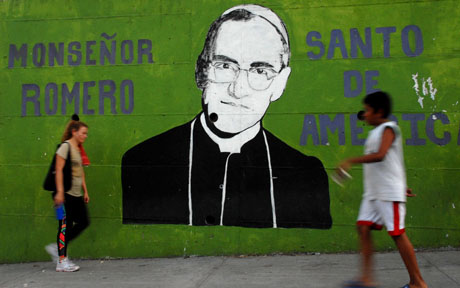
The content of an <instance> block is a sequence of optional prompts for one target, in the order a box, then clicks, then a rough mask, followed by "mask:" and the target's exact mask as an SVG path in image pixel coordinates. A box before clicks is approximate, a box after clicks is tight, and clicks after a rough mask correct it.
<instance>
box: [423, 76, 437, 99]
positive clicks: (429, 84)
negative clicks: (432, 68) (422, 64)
mask: <svg viewBox="0 0 460 288" xmlns="http://www.w3.org/2000/svg"><path fill="white" fill-rule="evenodd" d="M426 82H428V87H430V96H431V99H433V100H434V96H436V93H437V92H438V89H436V88H434V87H433V80H431V77H428V79H426ZM423 84H425V83H423Z"/></svg>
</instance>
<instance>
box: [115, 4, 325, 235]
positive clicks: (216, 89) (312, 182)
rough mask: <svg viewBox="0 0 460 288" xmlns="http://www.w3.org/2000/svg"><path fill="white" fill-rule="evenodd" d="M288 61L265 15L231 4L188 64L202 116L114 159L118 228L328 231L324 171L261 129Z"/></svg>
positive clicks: (278, 23) (284, 36)
mask: <svg viewBox="0 0 460 288" xmlns="http://www.w3.org/2000/svg"><path fill="white" fill-rule="evenodd" d="M289 60H290V44H289V36H288V32H287V29H286V27H285V24H284V23H283V21H282V20H281V19H280V18H279V17H278V16H277V15H276V14H275V13H274V12H273V11H272V10H270V9H268V8H265V7H262V6H258V5H240V6H236V7H233V8H230V9H228V10H227V11H225V12H224V13H223V14H222V15H221V16H220V17H219V18H218V19H217V20H215V21H214V22H213V23H212V25H211V27H210V29H209V32H208V35H207V37H206V41H205V44H204V48H203V51H202V52H201V54H200V55H199V56H198V60H197V62H196V70H195V79H196V84H197V86H198V88H199V89H200V90H201V91H202V112H200V113H199V114H198V115H197V116H196V117H195V118H193V120H191V121H190V122H188V123H185V124H184V125H181V126H178V127H175V128H173V129H171V130H169V131H166V132H164V133H162V134H160V135H157V136H154V137H152V138H150V139H148V140H146V141H144V142H142V143H140V144H138V145H136V146H134V147H132V148H131V149H130V150H129V151H127V152H126V153H125V154H124V156H123V161H122V187H123V223H159V224H188V225H197V226H202V225H227V226H243V227H271V228H277V227H303V228H322V229H327V228H330V227H331V225H332V219H331V216H330V211H329V205H330V203H329V188H328V178H327V174H326V172H325V170H324V167H323V164H322V163H321V161H320V160H319V159H318V158H316V157H311V156H306V155H304V154H302V153H301V152H299V151H297V150H295V149H293V148H292V147H290V146H289V145H287V144H286V143H284V142H283V141H282V140H281V139H278V138H277V137H276V136H274V135H273V134H272V133H270V132H269V131H267V130H266V129H265V128H264V127H263V125H262V119H263V117H264V115H265V113H266V111H267V109H268V108H269V106H270V104H271V103H272V102H274V101H277V100H279V99H280V98H281V96H282V95H283V92H284V89H285V87H286V83H287V81H288V78H289V75H290V73H291V68H290V67H289ZM184 97H188V95H184Z"/></svg>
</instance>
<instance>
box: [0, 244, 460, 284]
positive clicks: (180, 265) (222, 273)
mask: <svg viewBox="0 0 460 288" xmlns="http://www.w3.org/2000/svg"><path fill="white" fill-rule="evenodd" d="M417 258H418V262H419V265H420V269H421V271H422V275H423V277H424V278H425V281H426V282H427V283H428V285H429V286H430V287H435V288H437V287H448V288H455V287H460V251H459V250H449V251H445V250H443V251H424V252H417ZM75 262H76V264H78V265H80V266H81V270H80V271H79V272H74V273H58V272H55V271H54V269H55V265H54V264H53V263H51V262H35V263H25V264H4V265H0V287H21V288H24V287H27V288H32V287H120V288H121V287H123V288H125V287H180V288H183V287H184V288H185V287H190V288H192V287H193V288H198V287H245V288H251V287H264V288H266V287H276V288H278V287H283V288H284V287H341V284H342V283H343V282H344V281H347V280H350V279H352V278H353V276H354V275H356V273H357V272H358V269H359V266H358V265H359V255H358V254H319V255H295V256H288V255H275V256H258V257H191V258H185V259H184V258H160V259H123V260H77V261H75ZM375 264H376V275H377V280H378V281H379V282H380V283H381V285H380V286H379V287H382V288H386V287H388V288H390V287H393V288H396V287H401V286H403V285H404V284H406V283H407V282H408V276H407V273H406V270H405V268H404V265H403V263H402V260H401V259H400V257H399V254H397V253H395V252H391V253H378V254H377V255H376V257H375Z"/></svg>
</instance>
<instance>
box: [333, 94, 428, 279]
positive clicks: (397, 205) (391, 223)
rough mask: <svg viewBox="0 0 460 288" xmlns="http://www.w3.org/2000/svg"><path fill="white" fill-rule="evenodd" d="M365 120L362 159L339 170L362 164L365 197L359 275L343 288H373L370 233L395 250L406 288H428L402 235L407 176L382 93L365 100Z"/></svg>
mask: <svg viewBox="0 0 460 288" xmlns="http://www.w3.org/2000/svg"><path fill="white" fill-rule="evenodd" d="M363 103H364V109H365V111H364V115H363V117H364V120H365V121H366V122H367V123H368V124H370V125H372V126H374V127H375V128H374V129H373V130H371V131H370V132H369V135H368V137H367V140H366V143H365V145H364V154H365V155H363V156H359V157H355V158H349V159H347V160H345V161H343V162H342V163H341V164H340V165H339V168H342V169H343V170H345V171H348V170H349V169H350V167H351V166H352V165H353V164H358V163H364V164H365V165H364V177H363V178H364V195H363V199H362V201H361V207H360V209H359V216H358V221H357V226H358V227H357V228H358V233H359V238H360V246H361V253H362V255H363V259H362V265H363V266H362V275H361V277H360V278H359V280H358V281H354V282H352V283H348V284H347V285H346V287H375V283H374V279H373V276H372V253H373V251H372V239H371V230H373V229H376V230H380V229H382V226H383V225H384V226H385V227H386V229H387V231H388V234H390V236H391V237H392V238H393V240H394V241H395V243H396V246H397V247H398V250H399V254H400V255H401V258H402V259H403V261H404V264H405V265H406V268H407V271H408V272H409V276H410V282H409V284H407V285H405V286H404V287H403V288H405V287H410V288H415V287H417V288H418V287H422V288H425V287H428V286H427V285H426V283H425V281H424V280H423V278H422V275H421V274H420V271H419V268H418V265H417V259H416V257H415V252H414V248H413V246H412V244H411V242H410V240H409V238H408V237H407V235H406V233H405V228H404V218H405V215H406V205H405V202H406V193H407V196H415V195H413V194H411V191H410V189H407V190H406V187H407V186H406V173H405V169H404V157H403V149H402V137H401V131H400V129H399V127H398V125H397V124H396V123H395V122H392V121H389V119H388V117H389V115H390V113H391V99H390V96H389V95H388V94H387V93H385V92H375V93H372V94H369V95H367V96H366V97H365V98H364V100H363Z"/></svg>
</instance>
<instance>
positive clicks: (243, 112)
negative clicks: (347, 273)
mask: <svg viewBox="0 0 460 288" xmlns="http://www.w3.org/2000/svg"><path fill="white" fill-rule="evenodd" d="M457 2H458V1H448V0H446V1H443V0H441V1H416V0H413V1H412V0H407V1H400V0H395V1H367V0H328V1H322V0H298V1H280V0H264V1H255V2H254V4H251V5H248V4H247V3H248V2H247V1H246V3H245V1H230V0H228V1H227V0H222V1H212V0H202V1H189V0H175V1H164V0H149V1H144V0H130V1H122V0H68V1H60V0H42V1H27V0H4V1H0V23H1V24H2V25H0V33H1V35H2V37H1V39H0V44H1V45H0V52H1V54H2V57H0V64H1V67H2V70H1V73H0V80H1V81H0V131H1V133H0V243H1V247H2V248H3V247H4V249H0V262H20V261H42V260H46V259H48V258H47V257H48V256H47V255H46V252H45V251H44V250H43V246H45V245H46V244H47V243H50V242H51V241H53V240H54V238H51V237H50V235H53V234H55V230H56V227H55V226H56V225H55V224H56V220H55V215H54V209H53V207H52V206H50V195H49V193H48V192H44V191H43V189H42V183H43V180H44V178H45V175H46V172H47V169H48V167H49V165H50V162H51V159H52V156H53V155H52V152H53V151H55V147H56V145H57V144H59V143H60V141H59V139H60V138H61V136H62V127H64V126H65V123H67V122H68V119H69V118H70V116H71V115H72V114H74V113H75V114H78V115H80V117H81V118H82V119H84V121H85V123H87V124H88V125H89V126H90V127H91V131H90V137H89V138H88V141H86V142H85V151H86V152H87V154H88V156H89V157H90V158H91V166H89V167H86V168H85V176H86V182H87V185H88V189H89V191H91V199H92V200H91V204H89V205H88V212H89V214H90V215H91V221H92V222H91V223H92V224H91V226H90V227H89V228H88V231H87V233H85V234H84V235H82V237H81V238H79V239H77V240H76V241H75V243H74V245H75V246H74V247H76V248H77V247H80V248H82V247H83V246H84V248H85V249H78V248H77V249H75V250H74V251H70V253H71V256H72V257H75V258H79V257H84V258H104V257H171V256H189V255H240V254H252V255H253V254H270V253H279V252H280V253H297V252H341V251H352V250H355V249H356V233H355V232H356V231H355V221H356V216H357V213H358V210H359V201H360V199H361V194H362V192H363V182H362V180H363V179H362V170H361V167H355V168H354V169H352V170H351V171H350V175H351V176H352V177H353V178H352V179H351V180H350V181H347V182H345V183H343V187H341V186H339V185H336V184H335V183H334V182H333V181H330V178H329V177H328V175H329V176H331V175H333V172H334V169H335V167H336V166H337V164H338V162H339V161H340V160H341V159H344V158H348V157H351V156H353V155H359V154H362V150H363V144H364V141H365V139H366V137H367V133H368V131H369V130H370V127H369V126H366V125H365V124H364V123H363V122H362V121H359V120H358V117H357V112H358V110H360V109H361V108H362V102H361V101H362V99H363V97H364V96H365V95H366V94H368V93H371V92H374V91H378V90H383V91H387V92H389V93H390V94H391V95H392V96H393V100H394V101H393V103H394V106H393V108H394V109H393V115H391V116H390V118H391V120H393V121H396V122H397V124H398V126H399V127H400V128H401V132H402V140H403V146H404V159H405V165H406V168H407V173H406V175H407V183H408V186H409V187H410V188H412V189H413V191H414V193H415V194H417V197H415V198H411V199H410V200H409V201H408V202H407V207H408V210H407V211H408V214H407V217H406V223H405V224H406V227H407V228H408V234H410V235H409V236H410V238H411V240H413V244H414V246H415V247H417V248H418V247H427V248H432V247H444V246H455V247H457V246H458V243H460V242H459V239H460V231H459V230H458V227H457V226H458V224H457V223H459V222H460V210H459V208H458V207H459V206H460V194H459V193H458V188H457V186H458V185H457V182H458V181H456V179H457V178H458V172H459V169H460V153H458V149H459V147H460V114H459V107H460V105H459V102H460V99H459V97H458V92H457V91H459V89H460V84H459V83H460V82H459V81H458V79H459V78H460V72H459V71H460V70H459V69H458V67H460V57H459V55H460V54H459V51H460V37H458V31H459V29H457V28H458V26H459V24H458V22H459V20H457V19H460V9H459V5H458V3H457ZM243 4H244V5H243ZM260 5H262V6H260ZM18 175H22V176H21V177H20V178H18V177H19V176H18ZM144 224H147V225H144ZM273 228H277V229H273ZM284 228H289V229H284ZM11 231H15V232H14V233H10V232H11ZM385 236H386V235H383V233H382V236H380V235H378V234H377V235H375V240H376V242H375V243H376V246H375V247H376V249H378V250H386V249H389V248H390V247H394V246H393V244H392V243H391V242H389V241H388V239H386V237H385ZM390 241H391V240H390ZM17 243H22V245H19V246H18V245H17ZM87 243H91V244H92V245H87Z"/></svg>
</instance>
